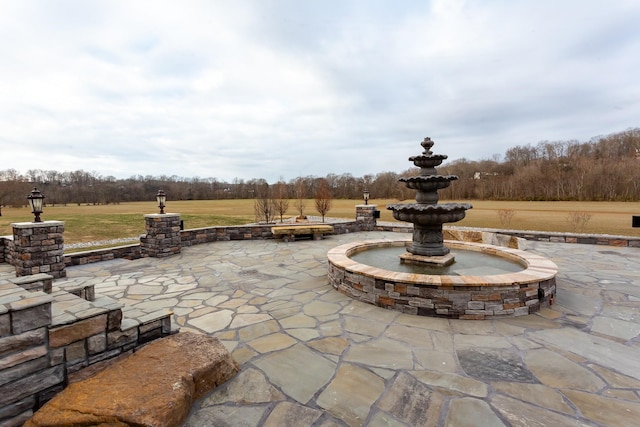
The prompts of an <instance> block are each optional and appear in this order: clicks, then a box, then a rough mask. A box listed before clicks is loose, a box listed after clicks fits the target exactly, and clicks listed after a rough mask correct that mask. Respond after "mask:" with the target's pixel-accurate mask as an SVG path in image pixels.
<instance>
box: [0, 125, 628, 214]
mask: <svg viewBox="0 0 640 427" xmlns="http://www.w3.org/2000/svg"><path fill="white" fill-rule="evenodd" d="M436 153H438V152H437V149H436ZM445 154H446V153H445ZM501 157H503V158H502V159H501ZM417 173H418V170H417V168H410V169H407V170H405V171H402V172H381V173H378V174H375V175H365V176H362V177H355V176H353V175H352V174H350V173H344V174H341V175H338V174H329V175H327V176H325V177H314V176H301V177H297V178H294V179H291V180H289V181H285V180H284V179H280V180H278V181H277V182H275V183H268V182H267V181H266V180H264V179H262V178H257V179H256V178H254V179H249V180H244V179H242V178H235V179H234V180H232V181H231V182H226V181H222V180H218V179H217V178H199V177H195V178H185V177H178V176H175V175H173V176H165V175H161V176H150V175H147V176H142V175H134V176H131V177H130V178H126V179H116V178H115V177H113V176H102V175H100V174H98V173H97V172H86V171H83V170H78V171H73V172H60V171H55V170H40V169H33V170H29V171H27V172H26V173H20V172H18V171H16V170H15V169H7V170H0V206H25V205H26V203H27V200H26V196H27V194H29V192H30V191H31V189H32V188H33V187H34V186H36V187H38V189H39V190H40V191H42V193H43V194H45V196H46V199H45V202H46V204H48V205H67V204H118V203H122V202H129V201H145V200H154V198H155V194H156V192H157V191H158V189H160V188H162V189H163V190H165V192H166V193H167V195H168V198H169V199H170V200H214V199H257V198H264V197H265V191H266V192H277V195H271V196H269V197H270V198H273V199H279V200H283V199H295V200H302V199H313V198H315V197H316V194H317V193H318V191H319V189H320V188H322V192H323V195H324V196H323V198H326V197H327V195H326V192H327V191H328V192H329V194H330V197H332V198H335V199H361V198H362V195H363V191H364V190H365V189H367V190H369V192H370V193H371V197H372V198H384V199H397V200H406V199H413V198H414V197H415V193H414V191H413V190H409V189H407V188H406V187H405V186H404V184H402V183H400V182H398V180H399V179H400V178H402V177H409V176H415V175H417ZM438 173H439V174H442V175H448V174H450V175H457V176H458V178H459V179H458V181H454V182H453V183H452V185H451V186H450V187H449V188H447V189H444V190H440V197H441V198H442V199H495V200H609V201H635V200H640V128H632V129H628V130H626V131H623V132H617V133H613V134H610V135H607V136H599V137H594V138H592V139H591V140H589V141H586V142H579V141H575V140H570V141H541V142H539V143H537V144H535V145H532V144H527V145H522V146H515V147H513V148H509V149H508V150H507V151H506V153H505V154H504V156H499V155H494V156H493V157H492V158H490V159H483V160H477V161H476V160H467V159H464V158H463V159H458V160H455V161H452V162H449V163H445V164H444V165H442V166H440V167H439V168H438ZM274 194H275V193H274Z"/></svg>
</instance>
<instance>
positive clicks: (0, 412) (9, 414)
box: [0, 396, 36, 427]
mask: <svg viewBox="0 0 640 427" xmlns="http://www.w3.org/2000/svg"><path fill="white" fill-rule="evenodd" d="M35 404H36V400H35V397H34V396H29V397H27V398H25V399H22V400H20V401H18V402H14V403H12V404H10V405H7V406H3V407H0V420H6V419H9V418H11V422H15V424H9V423H7V422H6V421H5V423H7V424H1V425H2V426H3V427H4V426H5V425H6V426H14V425H15V426H20V425H22V423H24V422H25V421H27V420H28V419H29V418H30V417H31V415H32V413H31V409H32V408H33V407H34V405H35ZM25 412H29V414H30V415H29V417H27V418H24V419H22V420H21V421H20V420H19V419H18V417H19V416H20V415H21V414H23V413H25Z"/></svg>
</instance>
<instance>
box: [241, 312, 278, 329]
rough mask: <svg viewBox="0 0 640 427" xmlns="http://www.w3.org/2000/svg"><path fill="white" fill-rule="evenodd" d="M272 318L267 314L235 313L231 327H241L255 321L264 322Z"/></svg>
mask: <svg viewBox="0 0 640 427" xmlns="http://www.w3.org/2000/svg"><path fill="white" fill-rule="evenodd" d="M271 319H273V318H272V317H271V316H269V315H268V314H236V315H235V317H234V318H233V322H231V328H242V327H244V326H248V325H253V324H255V323H261V322H266V321H268V320H271Z"/></svg>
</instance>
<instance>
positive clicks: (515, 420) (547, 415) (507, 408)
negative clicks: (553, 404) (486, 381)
mask: <svg viewBox="0 0 640 427" xmlns="http://www.w3.org/2000/svg"><path fill="white" fill-rule="evenodd" d="M490 403H491V406H493V407H494V408H495V409H496V410H497V411H498V413H499V414H500V415H502V417H503V418H504V419H506V420H507V421H508V422H510V423H511V425H513V426H527V427H549V426H575V427H588V426H589V427H590V426H593V424H591V423H588V422H585V421H582V420H579V419H576V418H577V417H575V416H568V415H562V414H558V413H557V412H553V411H550V410H548V409H545V408H543V407H540V406H535V405H531V404H529V403H525V402H522V401H520V400H517V399H513V398H511V397H507V396H503V395H500V394H498V395H496V396H494V397H493V398H492V399H491V401H490Z"/></svg>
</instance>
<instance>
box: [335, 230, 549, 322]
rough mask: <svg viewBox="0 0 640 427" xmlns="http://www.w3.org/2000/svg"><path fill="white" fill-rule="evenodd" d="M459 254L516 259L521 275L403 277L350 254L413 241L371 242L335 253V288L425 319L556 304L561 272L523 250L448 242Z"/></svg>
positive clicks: (502, 313) (478, 315)
mask: <svg viewBox="0 0 640 427" xmlns="http://www.w3.org/2000/svg"><path fill="white" fill-rule="evenodd" d="M445 242H446V244H447V247H449V248H451V249H453V250H468V251H480V252H484V253H487V254H491V255H495V256H500V257H504V258H507V259H510V260H512V261H514V262H517V263H518V264H520V265H521V266H522V270H521V271H517V272H510V273H504V274H495V275H488V276H465V275H429V274H415V273H402V272H397V271H390V270H385V269H382V268H378V267H373V266H370V265H366V264H361V263H359V262H357V261H354V260H353V259H352V258H350V255H352V254H354V253H356V252H360V251H365V250H367V249H370V248H377V247H390V246H409V245H410V244H411V240H409V239H402V240H370V241H365V242H355V243H348V244H345V245H341V246H337V247H335V248H333V249H331V250H329V252H328V254H327V257H328V261H329V266H328V278H329V283H331V285H332V286H333V287H334V288H335V289H337V290H338V291H340V292H341V293H343V294H345V295H348V296H350V297H352V298H355V299H358V300H360V301H363V302H366V303H369V304H373V305H376V306H379V307H383V308H387V309H392V310H398V311H401V312H403V313H408V314H415V315H420V316H433V317H447V318H458V319H489V318H494V317H501V316H522V315H526V314H531V313H535V312H537V311H539V310H540V308H541V307H542V306H544V305H547V306H548V305H549V304H551V303H552V302H553V299H554V298H555V293H556V281H555V276H556V274H557V271H558V268H557V266H556V265H555V263H553V262H552V261H550V260H548V259H546V258H544V257H541V256H539V255H536V254H533V253H529V252H525V251H522V250H519V249H513V248H505V247H498V246H494V245H489V244H484V243H473V242H462V241H453V240H447V241H445Z"/></svg>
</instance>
